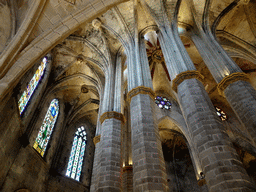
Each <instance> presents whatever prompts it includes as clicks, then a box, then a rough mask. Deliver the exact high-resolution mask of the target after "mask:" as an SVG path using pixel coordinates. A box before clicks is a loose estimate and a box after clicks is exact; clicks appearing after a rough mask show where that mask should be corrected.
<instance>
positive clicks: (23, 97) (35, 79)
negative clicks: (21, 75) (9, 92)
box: [18, 57, 47, 115]
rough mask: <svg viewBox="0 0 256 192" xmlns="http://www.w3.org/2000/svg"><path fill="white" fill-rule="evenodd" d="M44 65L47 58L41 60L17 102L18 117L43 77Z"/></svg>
mask: <svg viewBox="0 0 256 192" xmlns="http://www.w3.org/2000/svg"><path fill="white" fill-rule="evenodd" d="M46 64H47V58H46V57H44V58H43V60H42V61H41V64H40V65H39V67H38V69H37V70H36V72H35V74H34V76H33V77H32V79H31V80H30V82H29V83H28V85H27V88H26V90H25V91H24V92H23V93H22V95H21V97H20V99H19V101H18V106H19V111H20V115H21V114H22V113H23V112H24V110H25V108H26V106H27V104H28V102H29V100H30V98H31V97H32V95H33V93H34V91H35V89H36V88H37V86H38V84H39V82H40V80H41V78H42V76H43V75H44V71H45V68H46Z"/></svg>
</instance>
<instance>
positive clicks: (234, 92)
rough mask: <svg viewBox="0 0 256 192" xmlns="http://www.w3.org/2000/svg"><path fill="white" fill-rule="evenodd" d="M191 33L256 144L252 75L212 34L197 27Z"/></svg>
mask: <svg viewBox="0 0 256 192" xmlns="http://www.w3.org/2000/svg"><path fill="white" fill-rule="evenodd" d="M190 36H191V38H192V40H193V42H194V43H195V45H196V47H197V49H198V52H199V53H200V55H201V56H202V58H203V60H204V62H205V64H206V66H207V67H208V69H209V70H210V72H211V74H212V75H213V77H214V79H215V81H216V82H217V83H218V90H219V93H220V94H221V95H223V96H224V97H226V99H227V101H228V102H229V104H230V106H231V107H232V109H233V110H234V112H235V113H236V115H237V116H238V118H239V119H240V121H241V123H242V124H243V125H244V126H245V127H246V128H247V130H248V132H249V133H250V135H251V137H252V141H253V143H254V145H256V90H255V89H254V88H253V87H252V85H251V84H250V83H249V78H248V77H247V75H246V74H245V73H243V72H242V70H241V69H240V68H239V67H238V65H237V64H236V63H235V62H234V61H233V60H232V59H231V58H230V57H229V56H228V54H227V53H226V52H225V51H224V50H223V49H222V48H221V46H220V45H219V44H218V42H217V41H216V40H215V39H213V38H212V37H211V36H207V35H206V34H204V32H202V31H201V30H200V29H197V30H196V29H195V30H193V31H192V32H191V33H190ZM217 45H218V46H217Z"/></svg>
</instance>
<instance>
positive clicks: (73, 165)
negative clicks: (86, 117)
mask: <svg viewBox="0 0 256 192" xmlns="http://www.w3.org/2000/svg"><path fill="white" fill-rule="evenodd" d="M86 135H87V134H86V131H85V128H84V126H81V127H79V128H78V129H77V131H76V133H75V137H74V141H73V145H72V149H71V153H70V156H69V161H68V167H67V171H66V176H68V177H70V178H72V179H75V180H77V181H79V180H80V176H81V171H82V166H83V161H84V152H85V148H86V141H87V137H86Z"/></svg>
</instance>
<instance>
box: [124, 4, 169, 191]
mask: <svg viewBox="0 0 256 192" xmlns="http://www.w3.org/2000/svg"><path fill="white" fill-rule="evenodd" d="M136 3H137V1H135V4H134V9H135V11H134V12H135V23H136V26H135V27H136V28H137V17H136ZM138 38H139V35H138V30H135V47H136V49H132V50H131V53H129V55H135V56H136V62H134V63H131V62H129V63H128V68H129V65H133V68H134V69H139V70H137V71H136V73H135V74H136V75H135V78H136V79H135V80H134V79H131V78H129V77H131V76H132V75H130V73H133V71H129V70H128V84H130V85H132V86H131V87H129V92H128V94H127V100H128V101H129V103H130V116H131V140H132V161H133V169H132V171H133V191H145V192H146V191H166V192H167V191H168V186H167V175H166V171H165V162H164V159H163V152H162V145H161V140H160V135H159V130H158V126H157V124H156V115H155V111H154V109H155V103H154V99H155V93H154V91H153V90H152V87H153V86H152V81H151V78H149V77H150V71H149V67H148V62H147V55H146V54H145V50H143V47H140V46H142V45H143V44H140V42H141V43H144V42H143V41H142V40H141V41H140V39H138ZM131 82H134V83H131Z"/></svg>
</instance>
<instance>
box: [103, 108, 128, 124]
mask: <svg viewBox="0 0 256 192" xmlns="http://www.w3.org/2000/svg"><path fill="white" fill-rule="evenodd" d="M112 118H114V119H117V120H120V121H121V122H122V123H123V124H124V123H125V117H124V115H123V114H122V113H118V112H116V111H108V112H105V113H103V114H102V115H101V116H100V123H101V124H102V123H103V122H104V121H105V120H106V119H112Z"/></svg>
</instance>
